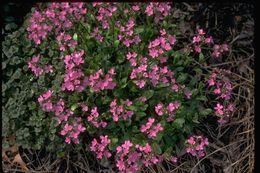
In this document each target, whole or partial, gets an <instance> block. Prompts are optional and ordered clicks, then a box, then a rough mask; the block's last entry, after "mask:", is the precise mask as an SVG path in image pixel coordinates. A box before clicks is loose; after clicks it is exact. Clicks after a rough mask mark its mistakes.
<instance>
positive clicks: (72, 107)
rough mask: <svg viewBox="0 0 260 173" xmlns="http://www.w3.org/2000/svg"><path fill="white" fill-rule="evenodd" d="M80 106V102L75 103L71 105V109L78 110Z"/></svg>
mask: <svg viewBox="0 0 260 173" xmlns="http://www.w3.org/2000/svg"><path fill="white" fill-rule="evenodd" d="M78 107H79V106H78V104H77V103H75V104H73V105H72V106H71V107H70V109H71V110H72V111H74V110H76V109H77V108H78Z"/></svg>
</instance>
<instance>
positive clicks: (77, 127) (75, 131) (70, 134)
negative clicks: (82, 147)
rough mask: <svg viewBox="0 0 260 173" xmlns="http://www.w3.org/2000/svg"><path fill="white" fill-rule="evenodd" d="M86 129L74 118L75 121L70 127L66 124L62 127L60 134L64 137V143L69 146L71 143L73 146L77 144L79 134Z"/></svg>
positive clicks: (79, 119) (79, 120)
mask: <svg viewBox="0 0 260 173" xmlns="http://www.w3.org/2000/svg"><path fill="white" fill-rule="evenodd" d="M85 130H86V128H85V127H84V126H83V125H82V124H81V118H76V121H74V122H73V124H72V125H69V124H68V122H67V123H66V124H65V125H64V126H63V129H62V131H61V132H60V134H61V135H62V136H66V139H65V142H66V143H68V144H70V143H71V141H73V142H74V143H75V144H78V143H79V139H78V137H79V134H80V133H82V132H84V131H85Z"/></svg>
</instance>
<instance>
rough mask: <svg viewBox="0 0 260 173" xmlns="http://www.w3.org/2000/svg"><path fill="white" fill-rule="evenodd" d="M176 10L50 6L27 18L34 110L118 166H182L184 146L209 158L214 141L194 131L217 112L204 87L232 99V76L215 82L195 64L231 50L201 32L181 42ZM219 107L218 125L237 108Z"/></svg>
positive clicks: (64, 135) (163, 6)
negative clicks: (206, 149) (179, 163)
mask: <svg viewBox="0 0 260 173" xmlns="http://www.w3.org/2000/svg"><path fill="white" fill-rule="evenodd" d="M172 6H173V4H172V3H147V4H145V3H48V4H45V5H43V7H41V8H39V9H34V10H33V12H32V14H31V16H30V17H29V20H28V21H27V34H28V40H30V41H31V44H32V47H33V48H34V49H35V51H34V53H33V54H32V56H31V57H30V58H29V59H28V61H27V64H28V69H29V70H30V71H31V75H32V82H37V83H39V85H38V86H39V88H38V89H39V90H40V91H39V95H38V96H37V97H38V100H37V99H35V101H37V102H38V103H37V105H38V106H37V108H39V109H41V110H42V111H44V112H46V115H47V116H48V117H51V118H52V120H56V122H57V123H56V125H55V127H53V128H56V129H57V131H58V134H57V135H59V136H60V138H61V139H63V140H64V142H65V143H66V144H68V145H69V144H72V143H73V144H78V145H80V144H81V143H87V144H88V145H89V148H90V150H91V151H92V152H94V153H95V154H96V156H97V159H112V158H113V159H115V163H116V166H117V168H118V170H119V172H136V171H138V170H140V169H141V167H142V166H150V165H153V164H157V163H159V162H161V161H163V160H164V159H166V160H171V161H172V162H174V163H175V162H177V156H180V155H181V153H182V152H181V151H184V150H186V151H187V153H191V154H192V155H193V156H199V157H202V156H204V155H205V152H204V147H205V146H206V145H207V144H208V140H207V138H204V137H202V136H191V137H190V135H191V134H193V133H195V131H194V128H195V127H196V124H198V123H199V120H201V119H202V118H204V117H206V116H208V115H210V114H211V113H213V111H212V109H211V108H207V107H206V106H205V103H206V101H208V98H207V97H206V92H207V91H209V90H208V89H209V87H215V88H214V93H215V94H222V95H221V97H222V98H229V97H230V96H229V94H230V91H231V87H230V84H229V83H228V82H224V83H222V82H221V81H220V82H217V83H216V75H215V73H213V74H206V76H210V75H211V76H210V78H209V79H207V78H205V77H203V76H204V75H202V69H201V66H200V65H198V64H197V63H195V62H197V61H199V62H200V63H206V62H207V60H206V58H205V57H204V54H208V53H209V54H210V55H211V58H219V57H220V56H225V53H226V52H228V51H229V48H228V46H227V45H226V44H223V45H216V44H214V39H213V38H212V37H210V36H207V34H206V33H205V31H204V30H203V29H197V30H196V35H194V36H193V38H192V41H190V40H187V42H189V44H187V45H185V46H183V44H182V43H181V42H180V41H179V38H180V37H181V36H182V33H181V32H180V31H179V30H178V27H177V26H176V25H172V22H173V21H172V18H171V13H172V10H171V9H172ZM208 49H210V50H212V52H209V51H208ZM216 74H217V73H216ZM226 85H227V86H228V87H225V86H226ZM221 88H225V89H221ZM214 109H215V113H216V115H217V116H218V117H220V118H221V119H220V120H219V121H220V122H223V119H225V121H226V120H227V119H226V116H225V115H226V114H227V113H228V112H229V111H233V107H232V106H228V108H224V109H225V111H223V106H221V105H220V104H217V106H216V107H215V108H214ZM83 136H89V140H87V141H85V140H83Z"/></svg>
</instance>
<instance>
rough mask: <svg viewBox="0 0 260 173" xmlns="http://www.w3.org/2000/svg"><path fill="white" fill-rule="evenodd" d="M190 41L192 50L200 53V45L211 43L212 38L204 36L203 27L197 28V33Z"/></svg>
mask: <svg viewBox="0 0 260 173" xmlns="http://www.w3.org/2000/svg"><path fill="white" fill-rule="evenodd" d="M192 43H193V45H194V51H195V52H197V53H201V46H202V45H203V44H207V45H210V44H213V39H212V37H211V36H209V37H205V31H204V30H203V29H197V34H196V35H195V36H194V37H193V39H192Z"/></svg>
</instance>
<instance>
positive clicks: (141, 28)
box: [135, 27, 144, 34]
mask: <svg viewBox="0 0 260 173" xmlns="http://www.w3.org/2000/svg"><path fill="white" fill-rule="evenodd" d="M143 31H144V28H143V27H137V28H135V33H136V34H140V33H142V32H143Z"/></svg>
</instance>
